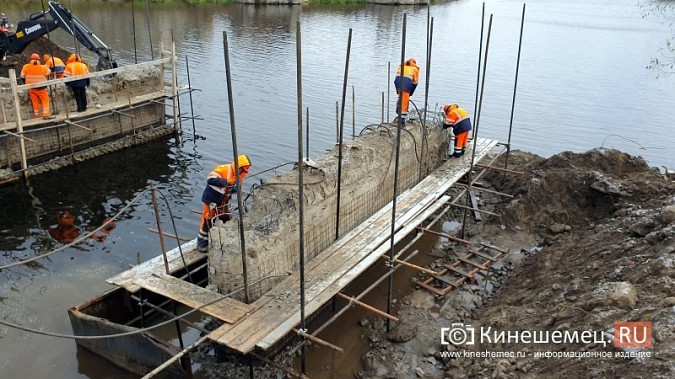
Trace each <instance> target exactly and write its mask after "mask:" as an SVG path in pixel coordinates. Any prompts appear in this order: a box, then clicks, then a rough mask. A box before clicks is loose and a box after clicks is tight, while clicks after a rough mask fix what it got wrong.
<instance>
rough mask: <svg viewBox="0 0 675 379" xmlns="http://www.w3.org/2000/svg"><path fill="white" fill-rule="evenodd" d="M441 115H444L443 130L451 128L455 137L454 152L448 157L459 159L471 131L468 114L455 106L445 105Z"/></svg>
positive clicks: (467, 142)
mask: <svg viewBox="0 0 675 379" xmlns="http://www.w3.org/2000/svg"><path fill="white" fill-rule="evenodd" d="M443 113H445V123H444V124H443V129H448V128H452V133H453V134H454V135H455V151H454V153H453V154H452V155H450V157H455V158H459V157H461V156H462V155H464V151H465V149H466V147H467V145H468V144H469V131H470V130H471V119H470V118H469V112H467V111H466V110H464V108H460V107H459V106H458V105H457V104H446V105H444V106H443Z"/></svg>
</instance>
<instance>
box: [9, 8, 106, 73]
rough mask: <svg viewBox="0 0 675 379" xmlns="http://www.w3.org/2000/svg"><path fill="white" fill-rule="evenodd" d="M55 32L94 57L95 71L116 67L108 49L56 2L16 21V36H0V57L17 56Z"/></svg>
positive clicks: (87, 28)
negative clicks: (70, 38)
mask: <svg viewBox="0 0 675 379" xmlns="http://www.w3.org/2000/svg"><path fill="white" fill-rule="evenodd" d="M47 15H49V18H48V17H47ZM56 28H62V29H63V30H65V31H66V32H68V33H70V34H71V35H73V36H75V38H76V39H77V40H78V41H79V43H81V44H82V46H84V47H86V48H87V49H89V50H91V51H93V52H94V53H96V54H97V55H98V57H99V59H98V65H97V66H96V67H97V69H99V70H106V69H111V68H115V67H117V63H116V62H115V60H114V59H113V58H112V56H111V54H110V49H109V48H108V46H106V44H105V43H103V41H101V39H100V38H98V37H97V36H96V34H94V32H93V31H92V30H91V29H89V27H87V25H85V24H84V23H83V22H82V21H80V19H78V18H77V17H75V15H73V13H72V12H71V11H70V10H69V9H68V8H66V7H64V6H63V5H62V4H61V3H58V2H56V1H50V2H49V10H48V11H45V12H37V13H33V14H32V15H30V17H29V18H27V19H25V20H23V21H20V22H19V23H18V24H17V26H16V33H14V34H10V33H3V34H4V35H3V34H0V54H1V55H2V56H4V55H5V54H6V53H10V54H19V53H21V52H23V50H24V49H25V48H26V46H28V44H29V43H30V42H31V41H33V40H35V39H37V38H39V37H42V36H43V35H45V34H47V33H49V32H51V31H52V30H54V29H56Z"/></svg>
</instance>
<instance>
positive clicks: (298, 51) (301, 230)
mask: <svg viewBox="0 0 675 379" xmlns="http://www.w3.org/2000/svg"><path fill="white" fill-rule="evenodd" d="M296 26H297V30H296V33H295V35H296V43H295V57H296V61H297V69H296V70H297V86H298V98H297V102H298V234H299V236H298V238H299V243H298V244H299V246H298V250H299V251H298V253H299V255H300V333H305V334H306V333H307V326H306V325H305V218H304V217H305V214H304V209H305V201H304V198H303V196H304V192H303V184H304V183H303V179H304V177H303V173H304V163H305V162H304V161H303V159H302V156H303V152H302V35H301V29H300V21H298V22H297V23H296ZM307 112H309V110H307ZM308 143H309V142H308ZM300 360H301V366H302V373H303V374H305V373H306V372H307V364H306V355H305V348H304V346H303V348H302V352H301V359H300Z"/></svg>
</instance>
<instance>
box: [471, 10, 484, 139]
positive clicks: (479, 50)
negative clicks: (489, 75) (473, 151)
mask: <svg viewBox="0 0 675 379" xmlns="http://www.w3.org/2000/svg"><path fill="white" fill-rule="evenodd" d="M484 27H485V2H483V13H482V14H481V16H480V44H479V45H478V71H477V72H476V100H475V101H474V103H473V123H474V125H475V124H476V113H477V109H478V86H479V85H480V63H481V59H482V57H481V55H482V54H483V29H484ZM475 135H476V131H475V129H474V130H473V131H472V132H471V138H474V136H475Z"/></svg>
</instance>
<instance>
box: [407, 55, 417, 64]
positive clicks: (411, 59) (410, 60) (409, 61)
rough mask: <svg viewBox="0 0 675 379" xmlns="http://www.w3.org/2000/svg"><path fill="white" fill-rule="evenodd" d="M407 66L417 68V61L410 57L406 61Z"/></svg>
mask: <svg viewBox="0 0 675 379" xmlns="http://www.w3.org/2000/svg"><path fill="white" fill-rule="evenodd" d="M408 64H409V65H411V66H417V59H415V58H413V57H410V58H409V59H408Z"/></svg>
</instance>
